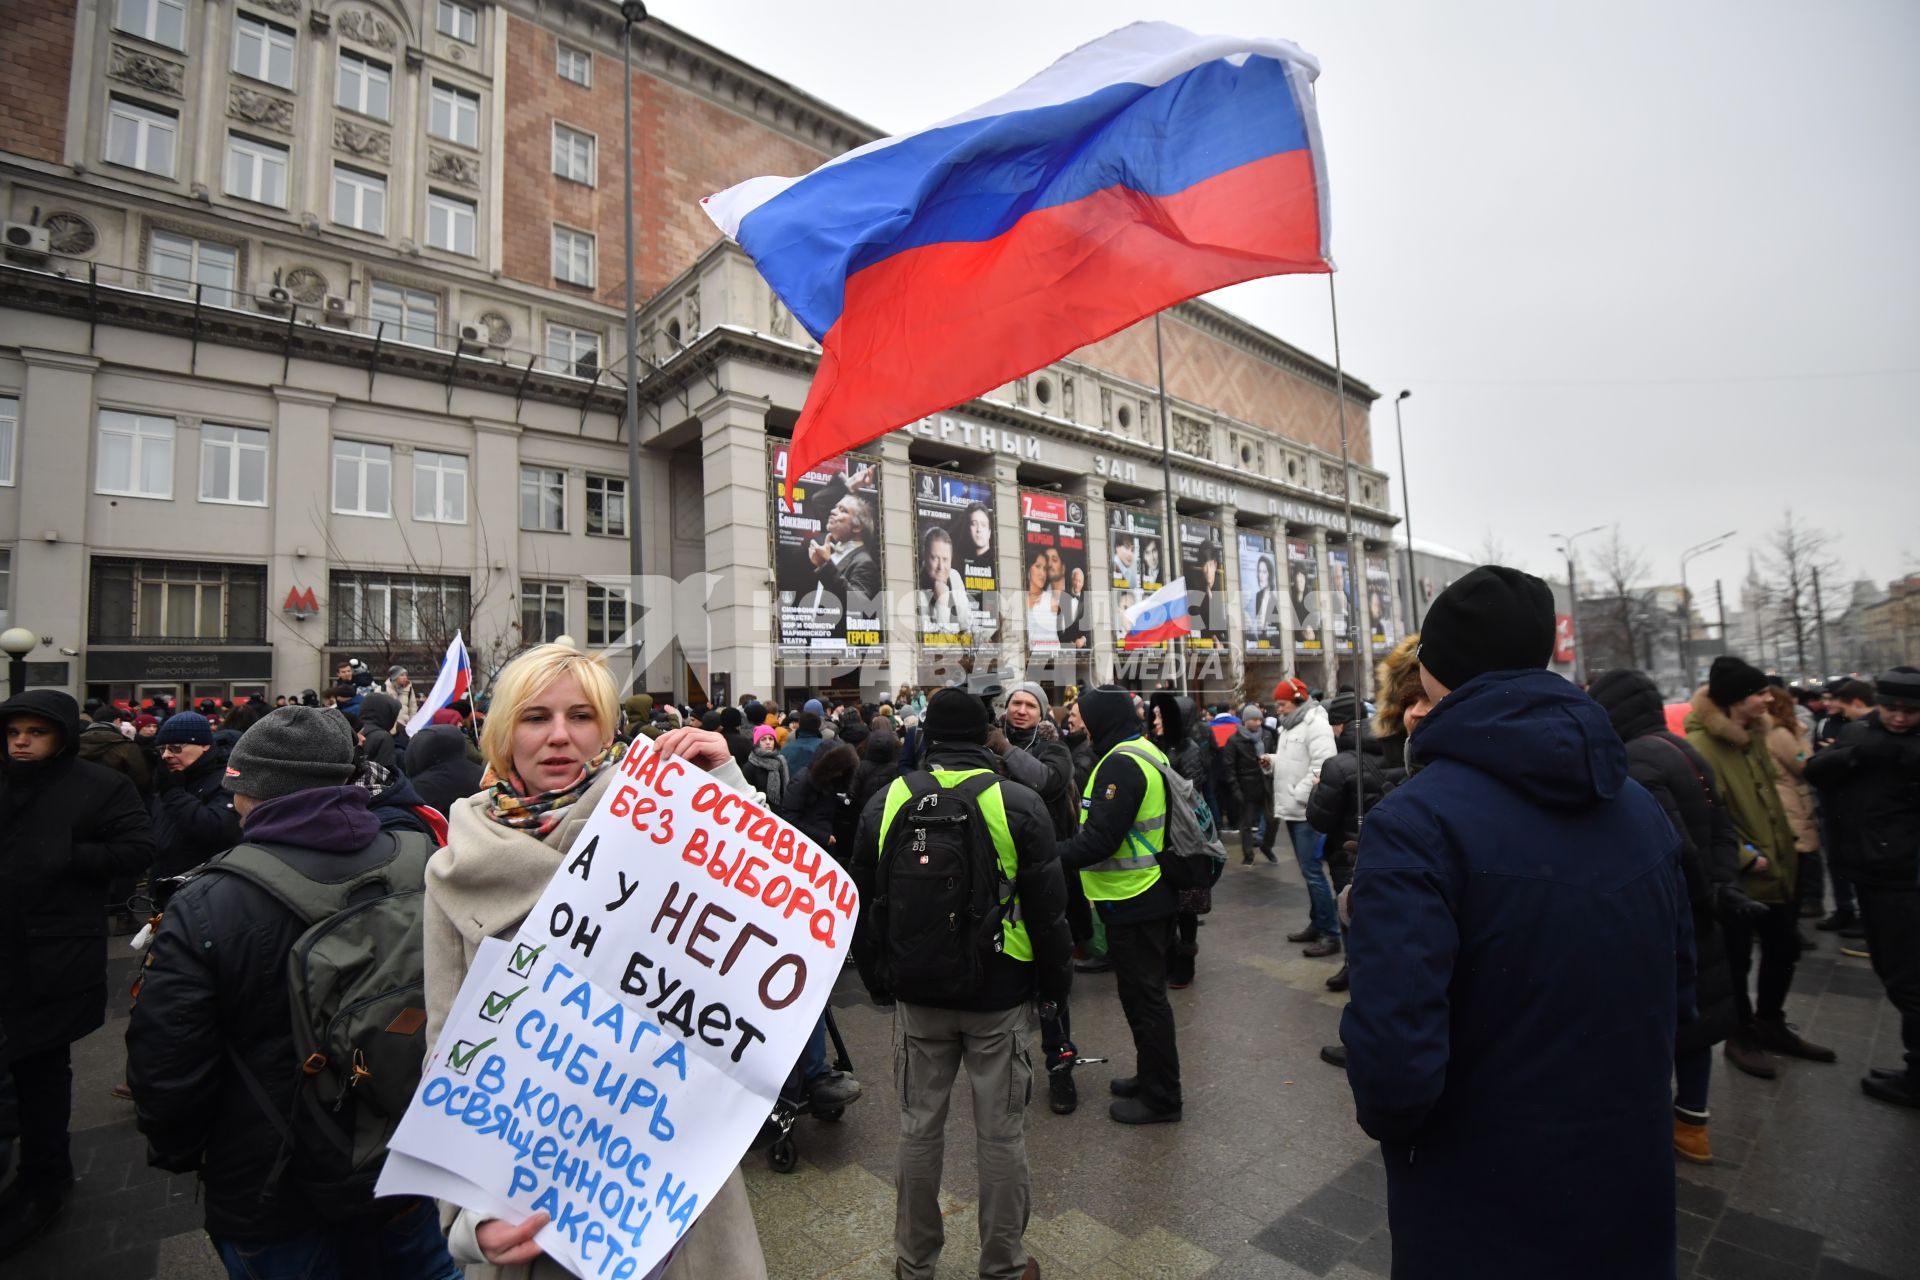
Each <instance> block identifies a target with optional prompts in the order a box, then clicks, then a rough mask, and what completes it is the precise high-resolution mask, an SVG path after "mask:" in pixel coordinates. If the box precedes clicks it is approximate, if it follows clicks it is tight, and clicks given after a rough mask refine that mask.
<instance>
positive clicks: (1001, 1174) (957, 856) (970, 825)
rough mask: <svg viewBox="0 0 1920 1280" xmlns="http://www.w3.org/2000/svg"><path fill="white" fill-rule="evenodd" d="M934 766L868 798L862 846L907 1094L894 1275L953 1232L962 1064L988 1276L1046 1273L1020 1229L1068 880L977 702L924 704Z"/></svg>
mask: <svg viewBox="0 0 1920 1280" xmlns="http://www.w3.org/2000/svg"><path fill="white" fill-rule="evenodd" d="M922 727H923V729H924V731H925V733H926V739H927V756H926V762H925V767H924V768H923V769H917V770H915V771H914V772H913V773H911V774H909V775H907V776H906V777H904V778H900V779H896V780H895V781H894V782H893V783H892V784H891V785H890V786H889V787H888V788H887V789H886V790H884V791H882V792H880V793H878V794H877V795H875V796H874V797H873V799H872V800H870V801H868V803H867V807H866V809H865V810H864V811H863V812H862V813H861V815H860V826H859V832H858V835H857V836H856V837H855V840H854V848H853V876H854V881H855V883H856V884H858V885H859V887H860V901H861V903H862V907H863V910H865V911H866V913H867V917H866V919H865V920H864V921H863V925H864V927H863V928H862V929H861V930H860V932H859V934H858V935H857V936H856V940H855V948H854V950H855V960H856V961H857V962H858V964H859V966H860V975H861V977H862V979H864V980H865V982H866V984H867V988H868V990H869V991H870V992H871V993H872V994H873V995H874V996H875V997H876V999H882V998H885V997H887V996H892V997H894V999H895V1005H894V1024H893V1043H894V1058H895V1061H894V1079H895V1081H896V1082H897V1084H898V1086H899V1088H900V1090H901V1097H900V1148H899V1167H898V1173H897V1175H896V1182H895V1186H896V1189H897V1201H896V1206H895V1210H894V1250H895V1258H896V1261H895V1266H894V1275H895V1276H898V1277H907V1278H908V1280H932V1276H933V1274H934V1268H935V1266H936V1265H937V1264H938V1262H939V1259H940V1249H941V1246H942V1245H943V1244H944V1243H945V1239H946V1232H945V1226H944V1220H943V1218H942V1216H941V1212H940V1172H941V1164H942V1161H943V1156H944V1151H945V1145H946V1137H945V1132H946V1123H947V1105H948V1100H949V1095H950V1094H951V1093H952V1090H953V1079H954V1076H955V1074H957V1072H958V1071H959V1068H960V1066H961V1064H962V1062H964V1063H965V1064H966V1069H967V1083H968V1086H969V1088H970V1090H971V1092H972V1095H973V1126H974V1133H975V1148H974V1153H975V1160H976V1163H977V1165H978V1177H979V1186H980V1268H979V1274H980V1276H981V1277H982V1278H983V1280H1038V1277H1039V1274H1040V1268H1039V1264H1038V1263H1036V1262H1035V1261H1034V1260H1033V1259H1032V1258H1030V1257H1029V1256H1028V1255H1027V1252H1026V1247H1025V1244H1024V1243H1023V1238H1024V1236H1025V1234H1026V1228H1027V1218H1028V1215H1029V1213H1030V1212H1031V1205H1032V1191H1031V1184H1030V1178H1029V1175H1028V1170H1027V1145H1026V1132H1027V1128H1026V1126H1027V1101H1028V1099H1029V1098H1030V1097H1031V1096H1032V1092H1033V1061H1032V1058H1031V1055H1030V1050H1029V1046H1030V1044H1031V1043H1032V1040H1033V1025H1032V1012H1031V1010H1030V1008H1029V1006H1030V1004H1031V1002H1033V1001H1035V1000H1036V999H1037V1000H1038V1001H1039V1002H1040V1003H1041V1005H1042V1009H1043V1012H1049V1013H1050V1012H1051V1010H1052V1009H1053V1008H1057V1007H1059V1006H1063V1005H1065V1003H1066V1000H1067V994H1068V991H1069V988H1070V987H1071V985H1072V982H1073V959H1072V958H1073V938H1072V935H1071V934H1070V933H1069V931H1068V929H1067V918H1066V901H1067V895H1066V885H1065V881H1064V879H1063V878H1062V874H1061V870H1060V863H1059V860H1058V858H1057V857H1056V856H1055V847H1054V837H1053V823H1052V820H1051V819H1050V818H1049V817H1048V815H1047V809H1046V805H1045V804H1044V803H1043V802H1042V801H1041V799H1040V797H1039V796H1038V795H1037V794H1035V793H1034V792H1033V791H1032V790H1030V789H1029V788H1027V787H1024V786H1022V785H1020V784H1019V783H1017V782H1013V781H1011V780H1008V779H1006V778H1004V777H1002V776H1001V775H1000V772H999V770H998V768H997V767H996V766H998V764H999V763H1000V762H999V760H998V758H997V757H996V756H995V755H994V753H993V752H991V751H989V750H988V749H987V747H986V745H985V744H986V741H987V731H988V720H987V710H986V707H985V706H984V705H983V704H982V703H981V701H980V699H979V698H977V697H975V696H973V695H972V694H969V693H967V692H966V691H965V690H962V689H943V690H941V691H940V692H939V693H937V694H935V695H934V696H933V698H932V699H931V700H930V701H929V702H928V703H927V714H926V718H925V719H924V720H923V721H922Z"/></svg>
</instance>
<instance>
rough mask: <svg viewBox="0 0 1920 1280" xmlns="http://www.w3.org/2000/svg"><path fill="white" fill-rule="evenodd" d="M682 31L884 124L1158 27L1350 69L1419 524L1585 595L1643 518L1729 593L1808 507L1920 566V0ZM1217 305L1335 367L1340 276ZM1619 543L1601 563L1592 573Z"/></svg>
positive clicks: (817, 21) (1116, 14)
mask: <svg viewBox="0 0 1920 1280" xmlns="http://www.w3.org/2000/svg"><path fill="white" fill-rule="evenodd" d="M654 11H655V12H656V13H657V15H658V16H659V17H661V18H663V19H665V20H666V21H668V22H671V23H673V24H675V25H676V26H679V27H682V28H683V29H685V30H687V31H689V32H691V33H693V34H695V35H697V36H699V37H701V38H702V39H705V40H708V41H710V42H712V43H713V44H715V45H718V46H719V47H721V48H723V49H726V50H728V51H729V52H731V53H733V54H735V55H737V56H739V57H741V58H744V59H745V60H747V61H748V62H751V63H753V64H755V65H757V66H759V67H761V68H763V69H764V70H766V71H768V72H770V73H772V74H774V75H776V76H779V77H781V78H783V79H786V80H789V81H791V82H792V83H794V84H795V85H797V86H799V87H800V88H802V89H805V90H806V91H808V92H810V93H812V94H814V95H816V96H817V97H820V98H823V99H825V100H827V101H828V102H831V103H833V104H835V105H837V106H839V107H841V108H843V109H845V110H847V111H850V112H852V113H853V114H854V115H856V116H859V117H861V118H862V119H864V120H866V121H868V122H869V123H871V124H873V125H875V126H876V127H878V128H881V129H883V130H886V131H888V132H904V131H907V130H911V129H916V128H919V127H922V126H924V125H927V124H931V123H933V122H934V121H937V120H940V119H942V118H944V117H946V116H948V115H951V114H953V113H955V112H957V111H959V110H961V109H962V108H965V107H967V106H971V105H973V104H975V103H977V102H981V101H984V100H986V99H987V98H989V97H992V96H994V95H996V94H997V93H999V92H1000V91H1001V90H1003V89H1006V88H1009V87H1011V86H1012V85H1014V84H1017V83H1018V82H1020V81H1021V80H1024V79H1025V78H1027V77H1028V76H1029V75H1031V74H1033V73H1034V72H1035V71H1037V70H1039V69H1040V68H1041V67H1042V66H1044V65H1046V64H1047V63H1048V62H1051V61H1052V60H1053V59H1054V58H1056V57H1058V56H1059V55H1060V54H1063V53H1065V52H1067V51H1068V50H1069V49H1071V48H1073V47H1074V46H1076V45H1078V44H1080V43H1083V42H1084V41H1086V40H1090V39H1092V38H1094V37H1096V36H1098V35H1100V34H1102V33H1104V32H1106V31H1109V30H1111V29H1113V28H1115V27H1118V26H1121V25H1123V24H1125V23H1127V22H1129V21H1133V20H1135V19H1139V18H1165V19H1169V20H1172V21H1176V22H1179V23H1180V24H1181V25H1183V26H1186V27H1189V28H1192V29H1194V30H1197V31H1213V32H1227V33H1233V34H1243V35H1263V36H1280V37H1284V38H1287V39H1291V40H1293V41H1295V42H1297V43H1298V44H1300V45H1301V46H1302V47H1303V48H1305V49H1307V50H1308V51H1309V52H1311V53H1313V54H1315V55H1316V56H1318V57H1319V58H1320V60H1321V64H1322V70H1321V76H1320V80H1319V100H1320V116H1321V123H1322V127H1323V131H1324V134H1325V139H1326V146H1327V153H1328V169H1329V175H1330V180H1331V183H1332V189H1333V251H1334V258H1335V260H1336V261H1337V262H1338V263H1339V265H1340V273H1339V281H1338V288H1339V293H1340V316H1341V352H1342V355H1343V357H1344V361H1345V364H1346V366H1347V368H1348V369H1350V370H1351V371H1352V372H1353V373H1354V374H1356V375H1357V376H1359V377H1361V378H1363V379H1365V380H1366V381H1367V382H1368V383H1370V384H1371V385H1372V386H1373V387H1374V388H1375V389H1376V390H1378V391H1380V392H1381V393H1382V394H1383V397H1384V398H1383V399H1382V400H1381V401H1380V403H1379V404H1378V405H1377V406H1376V413H1375V418H1374V448H1375V453H1376V459H1377V461H1378V462H1379V464H1380V465H1382V466H1383V467H1385V468H1386V469H1387V470H1389V471H1391V472H1392V473H1393V474H1394V476H1395V492H1394V499H1395V508H1396V510H1398V508H1399V497H1400V494H1399V485H1398V475H1399V468H1398V464H1397V461H1396V459H1395V456H1394V442H1393V415H1392V410H1391V406H1390V400H1391V397H1392V396H1393V394H1394V393H1395V392H1396V391H1398V390H1399V389H1400V388H1403V387H1404V388H1409V389H1411V390H1412V391H1413V393H1414V394H1413V398H1412V399H1411V400H1408V401H1407V402H1406V404H1405V406H1404V412H1405V419H1406V432H1407V441H1406V447H1407V469H1408V472H1409V474H1410V476H1411V479H1412V482H1413V493H1412V500H1413V516H1414V520H1413V525H1414V531H1415V533H1416V534H1417V535H1419V536H1420V537H1421V538H1422V539H1432V540H1435V541H1438V542H1443V543H1447V544H1450V545H1452V546H1455V547H1458V548H1459V549H1461V550H1463V551H1467V552H1477V551H1478V550H1479V549H1480V548H1481V546H1482V545H1483V544H1484V543H1485V542H1486V540H1487V537H1488V533H1489V530H1490V531H1491V535H1492V537H1493V539H1494V540H1495V541H1497V542H1498V543H1500V544H1501V545H1502V546H1503V547H1504V548H1505V550H1506V552H1507V558H1508V559H1509V560H1510V561H1513V562H1515V563H1519V564H1522V565H1524V566H1525V567H1527V568H1529V569H1531V570H1533V571H1534V572H1538V573H1547V572H1553V573H1556V574H1563V572H1564V571H1563V570H1561V569H1560V568H1559V567H1558V566H1559V564H1560V561H1559V559H1558V557H1557V555H1556V554H1555V552H1554V550H1553V545H1554V544H1553V542H1552V541H1551V538H1550V536H1549V535H1551V534H1552V533H1554V532H1574V531H1576V530H1579V529H1584V528H1586V527H1588V526H1590V525H1599V524H1612V523H1614V522H1616V521H1617V522H1618V523H1619V524H1620V526H1621V536H1622V538H1623V540H1624V541H1625V542H1627V543H1628V544H1629V545H1632V546H1636V547H1638V548H1639V549H1640V550H1642V551H1643V552H1644V553H1645V554H1646V555H1647V557H1648V558H1649V560H1650V561H1651V563H1652V565H1653V572H1652V578H1653V580H1655V581H1660V582H1673V581H1677V580H1678V577H1679V555H1680V552H1681V550H1682V549H1683V548H1685V547H1687V546H1689V545H1692V544H1695V543H1698V542H1702V541H1704V540H1706V539H1709V538H1711V537H1713V536H1715V535H1717V534H1720V533H1724V532H1726V531H1727V530H1729V529H1738V530H1739V531H1740V536H1739V537H1738V538H1736V539H1735V540H1734V541H1733V542H1732V543H1730V544H1729V546H1728V547H1727V549H1725V550H1724V551H1720V552H1714V553H1710V554H1709V555H1706V556H1703V557H1701V558H1699V559H1697V560H1695V561H1694V562H1693V564H1692V566H1691V568H1690V570H1689V579H1690V581H1691V583H1692V585H1693V588H1694V590H1695V591H1696V592H1698V591H1701V590H1703V589H1710V586H1711V583H1712V580H1713V579H1714V578H1715V577H1719V578H1721V579H1723V580H1724V581H1725V585H1726V588H1727V591H1728V593H1729V604H1732V603H1733V602H1734V598H1733V593H1734V592H1735V590H1736V587H1737V584H1738V582H1739V581H1740V580H1741V579H1742V577H1743V576H1744V574H1745V572H1746V564H1747V552H1748V549H1749V548H1750V547H1752V546H1756V545H1758V544H1759V543H1760V542H1761V541H1762V540H1763V538H1764V537H1765V535H1766V534H1767V533H1768V532H1769V531H1770V530H1771V529H1772V528H1773V527H1774V526H1776V525H1777V524H1778V523H1779V522H1780V519H1781V515H1782V512H1783V511H1784V510H1785V509H1786V508H1787V507H1788V506H1789V505H1791V506H1792V507H1793V508H1794V510H1795V512H1796V514H1798V515H1802V516H1804V517H1806V518H1807V519H1808V520H1809V521H1810V522H1811V523H1813V524H1815V525H1816V526H1818V527H1820V528H1823V529H1825V530H1826V531H1827V532H1829V533H1831V534H1832V535H1833V536H1834V539H1835V541H1834V551H1835V552H1836V554H1837V555H1838V556H1839V557H1840V558H1841V560H1842V561H1843V562H1844V564H1845V565H1846V567H1847V570H1848V572H1849V574H1850V575H1854V574H1858V575H1863V576H1866V577H1870V578H1874V579H1876V580H1879V581H1881V582H1882V584H1883V585H1884V582H1885V580H1886V579H1889V578H1892V577H1894V576H1896V575H1898V574H1899V573H1901V572H1903V571H1907V570H1916V569H1920V501H1916V494H1920V487H1917V485H1920V413H1917V412H1916V402H1920V76H1915V75H1914V74H1913V70H1912V59H1913V56H1914V52H1915V51H1916V50H1920V4H1916V3H1915V2H1914V0H1823V2H1819V3H1815V2H1812V0H1809V2H1807V3H1787V2H1782V0H1718V2H1704V0H1689V2H1687V3H1673V2H1672V0H1614V2H1613V3H1610V4H1606V5H1583V6H1572V5H1559V4H1540V3H1534V2H1532V0H1505V2H1502V3H1494V2H1492V0H1449V2H1448V3H1423V2H1421V0H1314V2H1308V3H1295V4H1276V3H1272V2H1271V0H1269V2H1267V3H1244V2H1242V3H1236V2H1234V0H1182V2H1181V3H1180V4H1178V5H1162V6H1159V7H1155V6H1150V5H1142V4H1137V3H1133V2H1132V0H1102V2H1099V3H1082V2H1079V0H1073V2H1067V0H1026V2H1025V3H1008V2H1006V0H975V3H971V4H957V5H926V4H918V3H898V2H897V0H896V2H894V3H879V2H877V0H816V2H815V3H812V4H793V3H772V2H770V0H729V2H728V3H726V4H721V5H715V4H711V3H702V4H698V5H696V4H693V3H690V2H683V0H662V2H661V3H660V4H658V5H656V6H655V7H654ZM1215 300H1216V301H1218V302H1220V303H1221V304H1223V305H1225V306H1227V307H1229V308H1231V309H1233V310H1234V311H1237V312H1239V313H1240V314H1242V315H1245V316H1247V317H1248V318H1250V319H1252V320H1254V321H1255V322H1257V323H1259V324H1262V325H1264V326H1266V327H1267V328H1269V329H1271V330H1272V331H1273V332H1275V333H1276V334H1278V335H1280V336H1281V337H1282V338H1285V339H1286V340H1287V341H1289V342H1292V343H1294V344H1296V345H1298V346H1301V347H1303V348H1305V349H1307V350H1309V351H1312V352H1314V353H1315V354H1317V355H1320V356H1322V357H1325V358H1331V357H1332V355H1333V342H1332V330H1331V326H1330V324H1329V322H1328V315H1327V290H1326V285H1325V282H1324V280H1323V279H1321V278H1319V277H1305V276H1294V277H1281V278H1278V279H1273V280H1263V281H1255V282H1253V283H1250V284H1246V285H1241V286H1239V287H1237V288H1234V289H1230V290H1227V291H1225V292H1223V293H1221V294H1217V295H1215ZM1604 536H1605V535H1596V536H1595V537H1593V538H1589V539H1586V540H1585V541H1584V542H1583V543H1582V544H1581V545H1582V548H1583V551H1584V550H1585V549H1588V548H1592V547H1593V546H1594V545H1595V544H1596V543H1597V542H1599V541H1600V540H1601V539H1602V538H1603V537H1604Z"/></svg>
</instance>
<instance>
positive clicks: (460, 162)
mask: <svg viewBox="0 0 1920 1280" xmlns="http://www.w3.org/2000/svg"><path fill="white" fill-rule="evenodd" d="M427 176H428V177H430V178H438V179H440V180H441V181H442V182H456V183H459V184H460V185H461V186H463V187H477V186H479V185H480V162H479V161H478V160H476V159H474V158H473V157H472V156H463V155H461V154H460V153H459V152H457V151H442V150H440V148H438V147H435V148H434V149H433V150H431V151H429V152H428V153H427Z"/></svg>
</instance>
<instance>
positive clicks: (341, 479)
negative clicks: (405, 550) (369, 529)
mask: <svg viewBox="0 0 1920 1280" xmlns="http://www.w3.org/2000/svg"><path fill="white" fill-rule="evenodd" d="M333 510H334V514H335V515H342V516H391V515H392V514H393V449H392V447H391V446H388V445H384V444H369V443H368V442H366V441H364V440H335V441H334V442H333Z"/></svg>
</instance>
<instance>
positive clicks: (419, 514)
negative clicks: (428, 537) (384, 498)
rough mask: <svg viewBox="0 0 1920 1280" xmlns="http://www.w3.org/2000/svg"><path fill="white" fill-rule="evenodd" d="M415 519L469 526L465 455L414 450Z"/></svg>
mask: <svg viewBox="0 0 1920 1280" xmlns="http://www.w3.org/2000/svg"><path fill="white" fill-rule="evenodd" d="M413 518H414V519H415V520H425V521H428V522H429V523H432V524H465V523H466V522H467V459H466V456H465V455H464V454H458V453H434V452H431V451H430V450H427V449H416V450H414V454H413Z"/></svg>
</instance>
